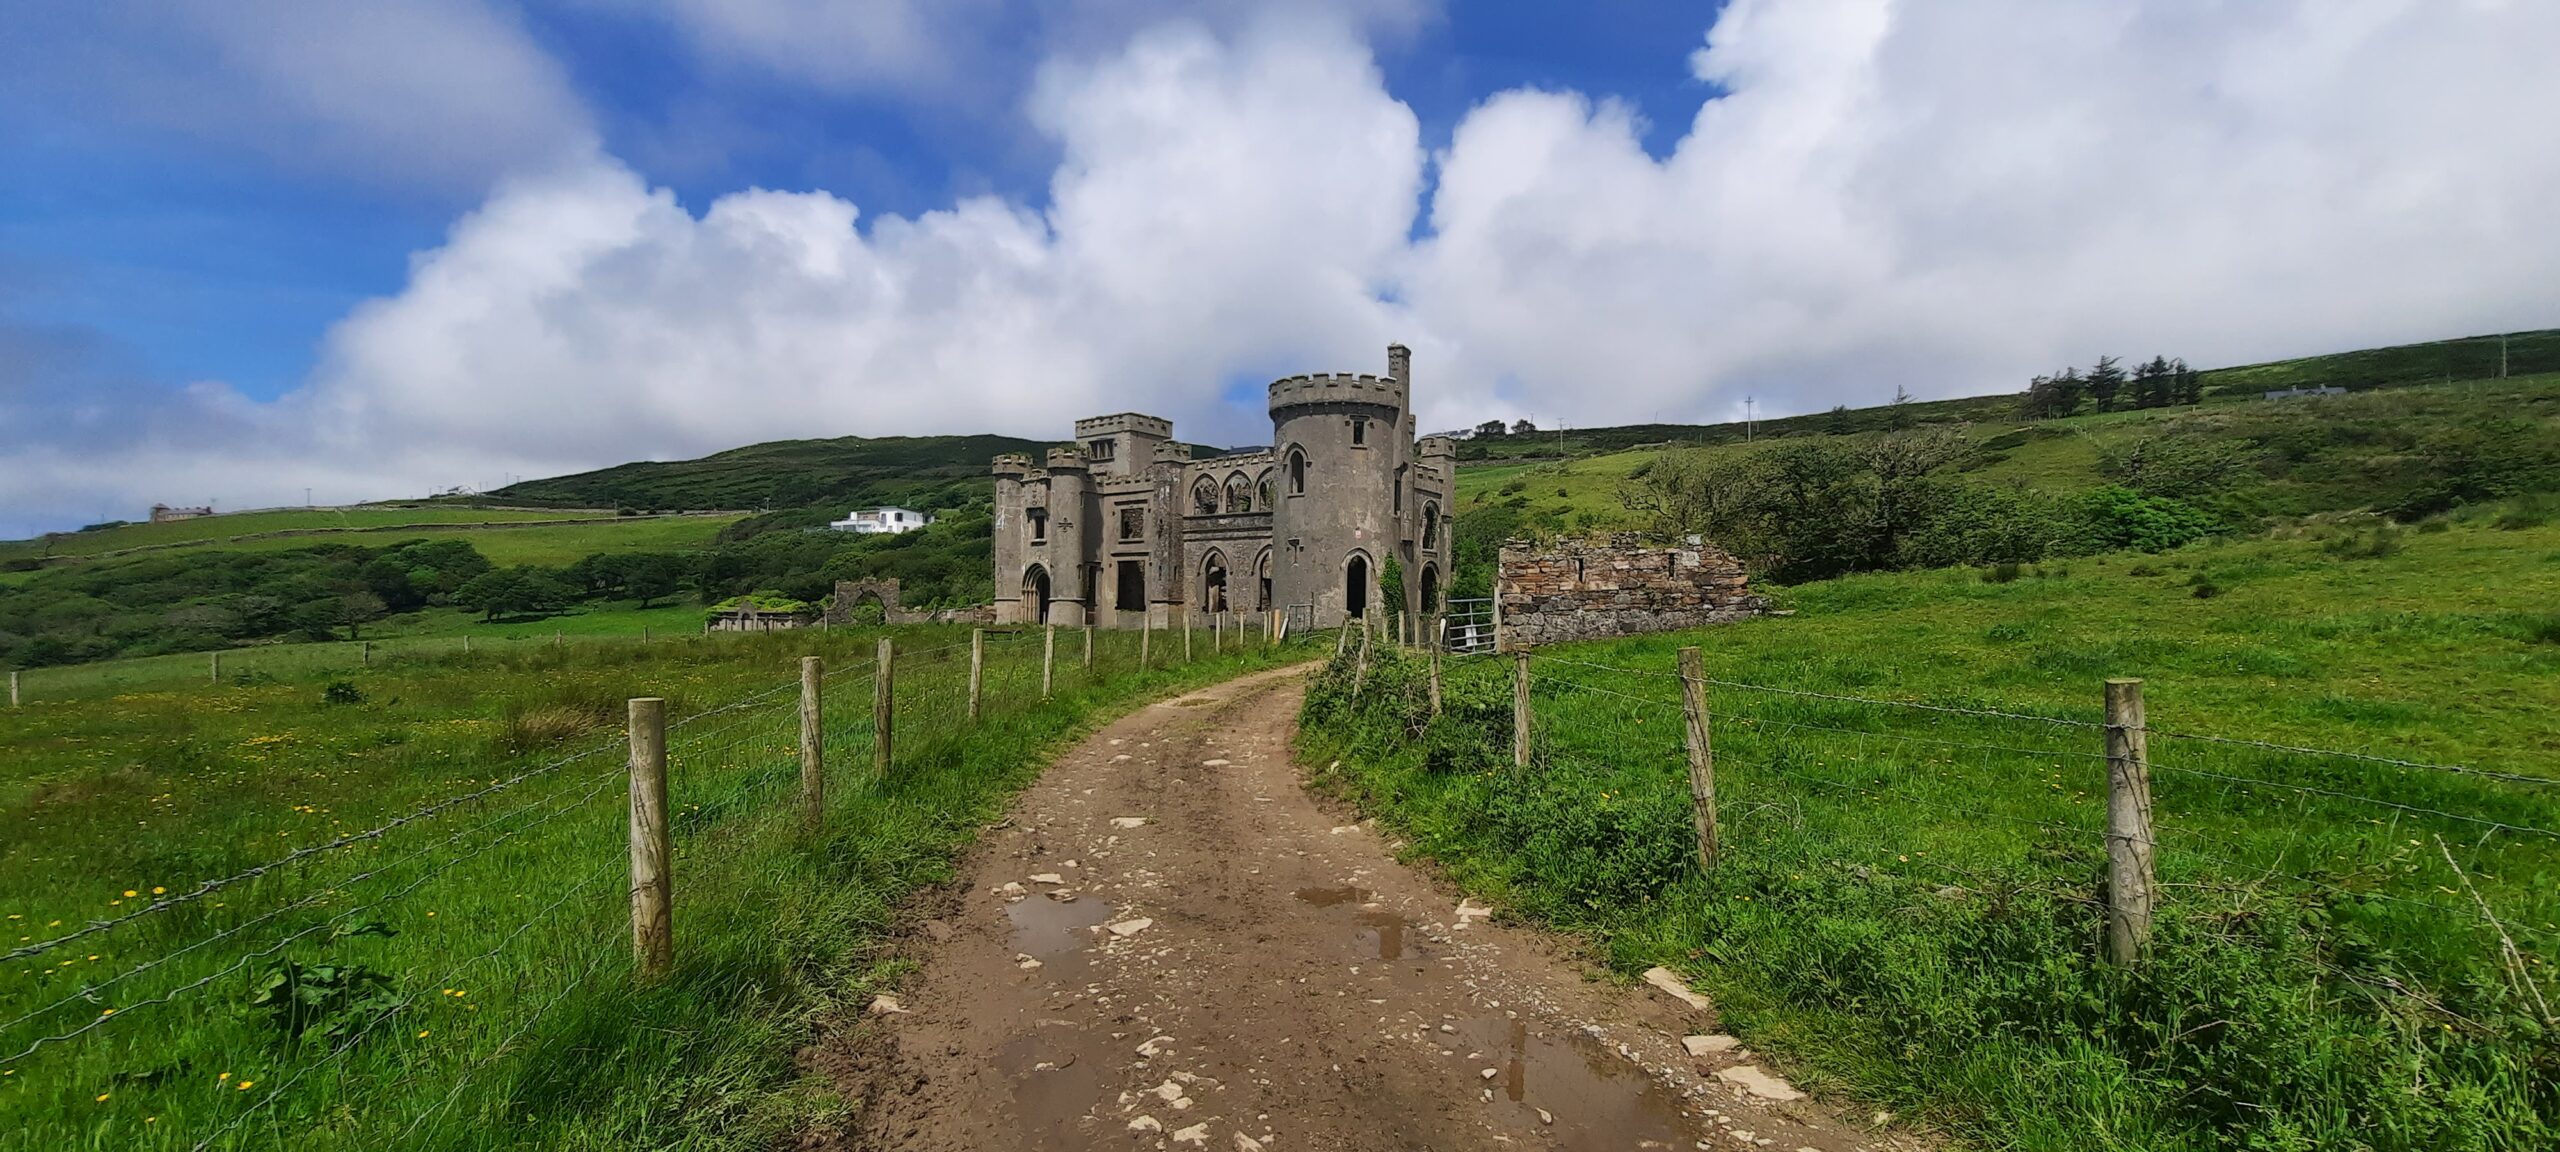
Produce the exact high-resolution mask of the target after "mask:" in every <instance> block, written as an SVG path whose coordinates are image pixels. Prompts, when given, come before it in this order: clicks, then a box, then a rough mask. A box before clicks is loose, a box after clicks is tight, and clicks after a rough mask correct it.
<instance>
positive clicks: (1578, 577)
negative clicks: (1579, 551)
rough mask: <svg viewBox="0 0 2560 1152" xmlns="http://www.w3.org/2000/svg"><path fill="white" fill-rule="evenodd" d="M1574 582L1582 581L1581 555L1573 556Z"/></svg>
mask: <svg viewBox="0 0 2560 1152" xmlns="http://www.w3.org/2000/svg"><path fill="white" fill-rule="evenodd" d="M1573 582H1574V583H1576V584H1580V583H1582V557H1580V556H1576V557H1574V558H1573Z"/></svg>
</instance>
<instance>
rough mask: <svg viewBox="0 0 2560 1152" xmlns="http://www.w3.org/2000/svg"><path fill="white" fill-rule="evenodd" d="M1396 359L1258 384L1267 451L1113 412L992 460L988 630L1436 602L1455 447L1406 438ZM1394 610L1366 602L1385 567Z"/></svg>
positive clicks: (1401, 374)
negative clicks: (1068, 435)
mask: <svg viewBox="0 0 2560 1152" xmlns="http://www.w3.org/2000/svg"><path fill="white" fill-rule="evenodd" d="M1412 371H1413V354H1412V353H1411V352H1409V351H1407V350H1406V349H1405V347H1404V346H1403V345H1401V344H1391V345H1388V346H1387V374H1386V375H1384V376H1367V375H1353V374H1350V373H1335V374H1317V375H1309V376H1290V377H1285V378H1283V379H1279V380H1274V381H1272V382H1271V387H1270V410H1271V430H1272V436H1271V447H1269V448H1253V449H1249V450H1245V451H1239V452H1230V453H1227V454H1225V455H1219V456H1209V457H1198V456H1197V455H1196V453H1195V452H1194V451H1193V450H1192V448H1191V446H1190V445H1187V444H1182V443H1179V442H1177V441H1175V440H1174V439H1173V423H1172V421H1169V420H1164V419H1160V418H1158V417H1154V416H1146V415H1141V414H1138V413H1135V412H1124V413H1121V414H1119V415H1115V416H1096V417H1093V418H1091V419H1086V420H1078V421H1076V424H1075V434H1076V443H1075V444H1074V445H1072V446H1069V447H1063V448H1052V449H1049V451H1048V455H1047V459H1046V460H1044V461H1043V462H1042V463H1043V466H1039V467H1035V466H1033V464H1032V462H1031V459H1030V457H1028V456H1022V455H1006V456H999V457H996V461H995V476H996V496H995V581H996V603H995V609H996V621H997V622H998V623H1051V624H1063V625H1070V626H1076V625H1085V624H1092V625H1095V626H1098V627H1104V628H1137V627H1141V626H1149V627H1156V628H1166V627H1177V626H1179V625H1180V624H1181V623H1182V622H1183V621H1184V619H1185V618H1186V617H1187V618H1188V619H1189V620H1190V621H1191V622H1193V623H1204V622H1206V621H1207V620H1208V618H1209V617H1211V616H1213V615H1217V614H1221V613H1260V612H1274V611H1279V612H1286V613H1287V614H1288V618H1289V620H1290V626H1291V627H1293V628H1307V627H1316V628H1330V627H1334V626H1337V625H1340V624H1342V623H1343V622H1344V621H1347V620H1355V619H1362V618H1366V617H1369V616H1371V615H1373V614H1377V613H1398V612H1400V613H1403V614H1405V615H1407V616H1408V617H1410V616H1414V615H1416V614H1423V613H1432V612H1437V611H1439V610H1440V602H1441V597H1442V596H1443V595H1444V594H1445V593H1446V591H1447V587H1448V583H1449V580H1450V567H1449V540H1450V526H1449V508H1450V504H1451V501H1450V493H1451V484H1452V482H1453V481H1454V479H1455V478H1456V476H1457V445H1456V444H1455V443H1454V442H1452V441H1450V440H1448V439H1447V438H1445V437H1437V436H1434V437H1427V438H1424V439H1421V440H1419V441H1417V440H1416V439H1415V438H1414V430H1415V425H1414V415H1413V405H1412ZM1390 559H1393V560H1394V561H1395V562H1396V564H1397V566H1398V568H1399V569H1400V570H1401V571H1402V573H1403V602H1402V603H1401V604H1388V603H1385V602H1384V598H1383V592H1382V588H1383V586H1384V577H1385V575H1386V571H1385V569H1386V564H1387V562H1388V561H1389V560H1390Z"/></svg>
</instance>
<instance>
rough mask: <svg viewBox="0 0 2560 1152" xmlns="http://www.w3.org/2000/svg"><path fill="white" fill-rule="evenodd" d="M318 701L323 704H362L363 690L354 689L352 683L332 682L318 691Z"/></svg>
mask: <svg viewBox="0 0 2560 1152" xmlns="http://www.w3.org/2000/svg"><path fill="white" fill-rule="evenodd" d="M320 701H321V703H324V704H362V703H364V689H362V688H358V687H356V686H355V682H354V681H350V680H332V681H330V682H329V686H328V687H326V688H322V689H321V690H320Z"/></svg>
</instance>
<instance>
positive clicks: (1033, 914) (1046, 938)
mask: <svg viewBox="0 0 2560 1152" xmlns="http://www.w3.org/2000/svg"><path fill="white" fill-rule="evenodd" d="M1004 914H1005V918H1006V919H1007V920H1010V921H1012V922H1013V950H1014V951H1016V952H1019V953H1021V954H1023V955H1026V956H1029V957H1031V958H1032V959H1035V960H1038V961H1040V963H1041V965H1042V966H1043V967H1046V968H1050V969H1053V971H1051V972H1049V973H1048V974H1049V975H1050V976H1052V977H1059V976H1064V975H1066V974H1068V973H1069V972H1080V971H1082V970H1083V969H1084V964H1085V957H1084V951H1085V950H1086V949H1087V948H1090V947H1092V946H1093V931H1092V929H1093V926H1094V925H1096V924H1100V923H1102V922H1103V921H1105V920H1109V919H1110V918H1111V904H1110V902H1109V901H1107V900H1097V899H1095V898H1093V897H1091V896H1080V897H1077V898H1076V899H1074V900H1052V899H1050V898H1049V897H1047V896H1026V897H1024V898H1022V899H1020V900H1016V901H1014V902H1013V903H1011V904H1007V905H1005V907H1004Z"/></svg>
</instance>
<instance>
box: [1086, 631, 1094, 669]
mask: <svg viewBox="0 0 2560 1152" xmlns="http://www.w3.org/2000/svg"><path fill="white" fill-rule="evenodd" d="M1084 668H1085V671H1087V672H1091V671H1093V625H1091V624H1087V625H1085V626H1084Z"/></svg>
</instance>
